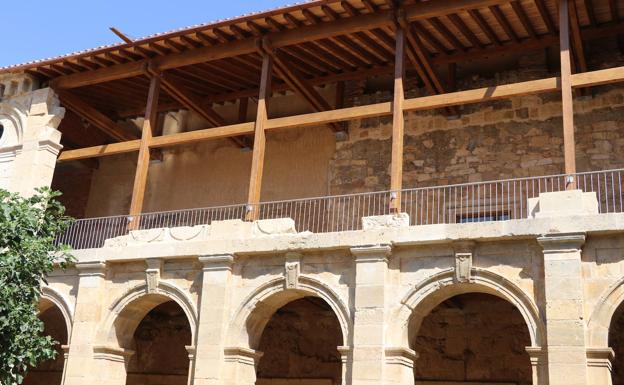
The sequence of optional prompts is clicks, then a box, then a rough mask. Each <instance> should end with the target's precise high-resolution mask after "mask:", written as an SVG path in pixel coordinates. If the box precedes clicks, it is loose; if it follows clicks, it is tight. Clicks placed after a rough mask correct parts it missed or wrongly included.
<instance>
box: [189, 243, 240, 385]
mask: <svg viewBox="0 0 624 385" xmlns="http://www.w3.org/2000/svg"><path fill="white" fill-rule="evenodd" d="M199 261H200V262H201V263H202V264H203V268H202V288H201V295H200V297H199V325H198V328H197V337H196V341H195V347H196V354H195V373H194V384H195V385H213V384H223V378H224V377H223V376H224V374H223V358H224V352H223V350H224V341H225V333H226V331H227V328H228V319H229V318H228V316H229V310H230V300H229V298H230V278H231V275H232V263H233V262H234V256H233V255H231V254H219V255H206V256H202V257H199Z"/></svg>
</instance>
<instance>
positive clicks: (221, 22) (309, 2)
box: [0, 0, 340, 74]
mask: <svg viewBox="0 0 624 385" xmlns="http://www.w3.org/2000/svg"><path fill="white" fill-rule="evenodd" d="M339 1H340V0H304V1H301V2H297V3H293V4H286V5H284V6H281V7H276V8H271V9H268V10H264V11H258V12H250V13H246V14H243V15H240V16H234V17H230V18H224V19H217V20H214V21H210V22H207V23H203V24H197V25H191V26H187V27H182V28H177V29H173V30H170V31H167V32H161V33H155V34H151V35H148V36H145V37H141V38H137V39H134V40H133V41H132V44H128V43H116V44H108V45H103V46H99V47H95V48H90V49H86V50H81V51H76V52H72V53H68V54H65V55H59V56H55V57H51V58H44V59H38V60H32V61H29V62H25V63H20V64H11V65H8V66H4V67H0V74H2V73H11V72H21V71H25V70H27V69H30V68H34V67H40V66H45V65H50V64H55V63H59V62H62V61H65V60H69V59H76V58H79V57H84V56H89V55H98V54H101V53H105V52H109V51H114V50H117V49H120V48H122V49H123V48H130V47H132V46H136V45H141V44H147V43H153V42H157V41H161V40H165V39H171V38H174V37H178V36H181V35H187V34H190V33H195V32H199V31H204V30H209V29H212V28H220V27H227V26H230V25H234V24H239V23H243V22H246V21H249V20H254V19H259V18H265V17H270V16H275V15H280V14H284V13H288V12H293V11H297V10H301V9H304V8H312V7H317V6H320V5H323V4H331V3H336V2H339Z"/></svg>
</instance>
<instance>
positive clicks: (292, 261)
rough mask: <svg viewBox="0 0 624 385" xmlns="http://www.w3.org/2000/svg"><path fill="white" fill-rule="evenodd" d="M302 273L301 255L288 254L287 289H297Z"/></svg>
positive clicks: (286, 266)
mask: <svg viewBox="0 0 624 385" xmlns="http://www.w3.org/2000/svg"><path fill="white" fill-rule="evenodd" d="M300 273H301V256H300V255H299V254H294V253H293V254H287V255H286V263H285V264H284V277H285V278H286V283H285V288H286V289H297V288H298V287H299V274H300Z"/></svg>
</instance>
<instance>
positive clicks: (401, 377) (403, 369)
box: [385, 348, 418, 385]
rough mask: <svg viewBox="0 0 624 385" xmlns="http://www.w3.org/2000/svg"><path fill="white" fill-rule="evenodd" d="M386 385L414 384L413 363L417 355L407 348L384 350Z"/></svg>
mask: <svg viewBox="0 0 624 385" xmlns="http://www.w3.org/2000/svg"><path fill="white" fill-rule="evenodd" d="M385 353H386V373H385V378H386V382H385V383H386V384H388V385H390V384H393V385H412V384H414V361H416V359H417V358H418V354H417V353H416V352H415V351H413V350H412V349H408V348H386V352H385Z"/></svg>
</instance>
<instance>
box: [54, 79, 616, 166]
mask: <svg viewBox="0 0 624 385" xmlns="http://www.w3.org/2000/svg"><path fill="white" fill-rule="evenodd" d="M560 81H561V80H560V78H558V77H552V78H547V79H539V80H530V81H526V82H520V83H514V84H505V85H500V86H492V87H486V88H480V89H474V90H467V91H458V92H450V93H446V94H440V95H434V96H424V97H419V98H412V99H406V100H405V101H404V102H403V103H404V104H403V106H404V110H405V111H422V110H430V109H436V108H443V107H448V106H456V105H463V104H473V103H482V102H487V101H491V100H497V99H503V98H511V97H516V96H524V95H531V94H539V93H544V92H554V91H557V90H558V89H559V88H560ZM621 81H624V67H617V68H609V69H605V70H599V71H592V72H584V73H580V74H575V75H572V87H574V88H582V87H590V86H597V85H603V84H610V83H616V82H621ZM391 114H392V104H391V103H390V102H384V103H376V104H370V105H366V106H356V107H347V108H340V109H336V110H331V111H323V112H314V113H309V114H301V115H294V116H287V117H282V118H273V119H269V120H268V121H267V124H266V129H267V130H275V129H286V128H294V127H309V126H322V125H325V124H328V123H334V122H341V121H348V120H353V119H365V118H371V117H376V116H387V115H391ZM253 131H254V123H253V122H248V123H240V124H233V125H228V126H222V127H216V128H207V129H203V130H197V131H189V132H183V133H179V134H171V135H164V136H158V137H154V138H152V139H151V140H150V144H149V146H150V147H154V148H156V147H158V148H162V147H170V146H176V145H181V144H187V143H193V142H198V141H203V140H211V139H222V138H229V137H234V136H240V135H249V134H251V133H253ZM139 142H140V141H139V140H131V141H128V142H121V143H114V144H107V145H102V146H95V147H88V148H81V149H77V150H69V151H63V152H62V153H61V155H60V156H59V158H58V161H59V162H63V161H70V160H78V159H85V158H94V157H101V156H107V155H116V154H122V153H126V152H133V151H138V149H139Z"/></svg>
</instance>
